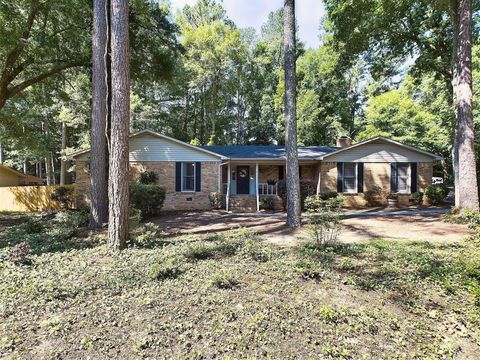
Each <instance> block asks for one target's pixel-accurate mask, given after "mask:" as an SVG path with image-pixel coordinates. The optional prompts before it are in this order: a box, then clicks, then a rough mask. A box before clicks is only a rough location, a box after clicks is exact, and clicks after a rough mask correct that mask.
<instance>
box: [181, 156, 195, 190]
mask: <svg viewBox="0 0 480 360" xmlns="http://www.w3.org/2000/svg"><path fill="white" fill-rule="evenodd" d="M182 191H195V163H194V162H183V163H182Z"/></svg>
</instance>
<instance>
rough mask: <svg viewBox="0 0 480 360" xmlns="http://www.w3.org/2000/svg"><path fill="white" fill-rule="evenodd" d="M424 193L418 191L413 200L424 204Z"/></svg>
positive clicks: (418, 203)
mask: <svg viewBox="0 0 480 360" xmlns="http://www.w3.org/2000/svg"><path fill="white" fill-rule="evenodd" d="M423 195H425V194H424V193H423V192H421V191H417V192H415V193H413V202H414V203H415V204H417V205H422V204H423Z"/></svg>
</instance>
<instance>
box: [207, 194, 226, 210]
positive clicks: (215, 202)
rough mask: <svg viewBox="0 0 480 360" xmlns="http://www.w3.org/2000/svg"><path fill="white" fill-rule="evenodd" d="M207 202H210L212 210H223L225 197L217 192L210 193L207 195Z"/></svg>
mask: <svg viewBox="0 0 480 360" xmlns="http://www.w3.org/2000/svg"><path fill="white" fill-rule="evenodd" d="M208 200H209V201H210V206H211V207H212V209H223V208H225V196H224V195H223V194H220V193H219V192H211V193H210V194H208Z"/></svg>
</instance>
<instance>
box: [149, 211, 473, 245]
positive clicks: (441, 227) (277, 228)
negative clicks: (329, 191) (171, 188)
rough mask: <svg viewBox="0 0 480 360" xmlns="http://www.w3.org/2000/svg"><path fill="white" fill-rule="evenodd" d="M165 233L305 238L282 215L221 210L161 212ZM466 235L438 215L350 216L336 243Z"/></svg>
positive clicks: (287, 241)
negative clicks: (241, 232) (244, 232)
mask: <svg viewBox="0 0 480 360" xmlns="http://www.w3.org/2000/svg"><path fill="white" fill-rule="evenodd" d="M153 222H154V223H155V224H157V225H159V226H161V227H162V228H163V229H164V230H165V232H166V233H168V234H179V233H183V234H205V233H216V232H222V231H227V230H230V229H236V228H239V227H245V228H248V229H251V230H252V231H255V232H257V233H258V234H260V235H261V236H262V237H263V238H265V239H267V240H268V241H270V242H273V243H275V244H276V245H280V246H291V245H295V244H297V245H298V241H299V238H300V241H301V239H302V238H306V237H308V233H307V230H306V229H305V228H302V229H298V230H295V231H292V230H290V229H288V228H287V227H286V226H285V215H284V214H282V213H279V214H276V215H270V216H265V215H250V216H249V215H243V214H235V213H233V214H232V213H226V212H223V211H208V212H183V213H165V214H163V215H162V216H160V217H158V218H156V219H154V220H153ZM467 234H468V229H467V227H466V226H465V225H460V224H450V223H446V222H444V221H442V219H441V215H394V216H378V217H375V216H368V217H364V216H362V217H351V218H347V219H345V220H343V230H342V233H341V235H340V240H341V241H343V242H358V241H363V240H368V239H372V238H383V239H387V240H416V241H424V240H427V241H432V242H454V241H459V240H461V239H462V237H464V236H465V235H467Z"/></svg>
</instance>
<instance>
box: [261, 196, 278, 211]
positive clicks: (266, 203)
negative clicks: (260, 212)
mask: <svg viewBox="0 0 480 360" xmlns="http://www.w3.org/2000/svg"><path fill="white" fill-rule="evenodd" d="M274 206H275V198H274V197H273V196H268V195H263V196H261V197H260V208H261V209H264V210H273V208H274Z"/></svg>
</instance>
